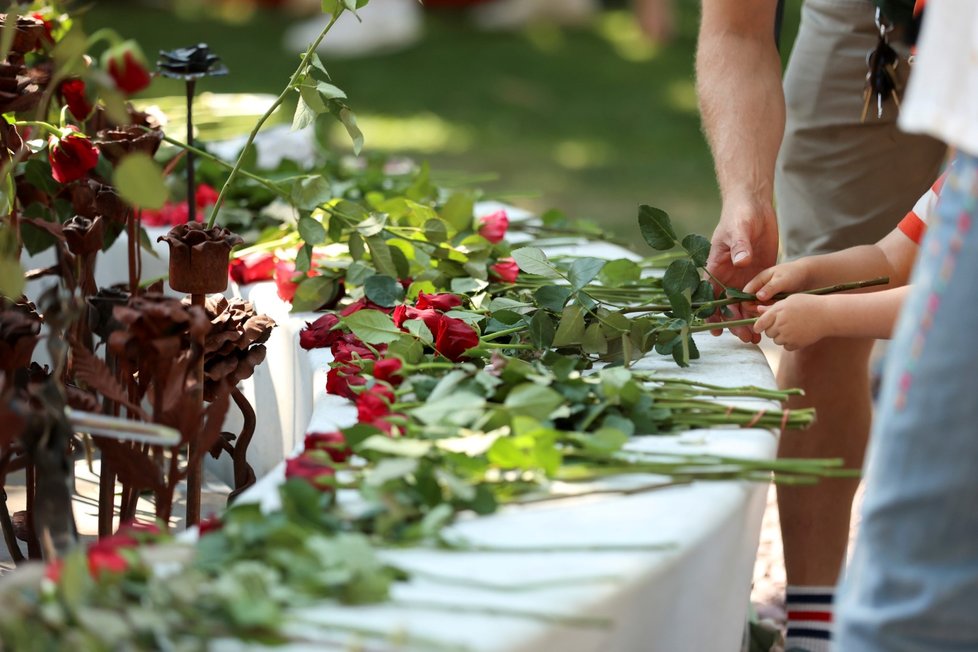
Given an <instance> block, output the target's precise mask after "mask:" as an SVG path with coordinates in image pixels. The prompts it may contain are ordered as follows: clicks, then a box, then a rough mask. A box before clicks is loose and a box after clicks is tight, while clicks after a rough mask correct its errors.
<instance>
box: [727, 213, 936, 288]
mask: <svg viewBox="0 0 978 652" xmlns="http://www.w3.org/2000/svg"><path fill="white" fill-rule="evenodd" d="M916 254H917V244H916V243H915V242H914V241H913V240H911V239H910V238H909V237H908V236H907V235H906V234H904V233H903V232H902V231H900V230H899V229H894V230H892V231H890V232H889V233H888V234H887V235H886V236H885V237H884V238H883V239H882V240H880V241H879V242H877V243H876V244H872V245H861V246H858V247H850V248H848V249H843V250H841V251H837V252H834V253H831V254H823V255H821V256H808V257H807V258H799V259H798V260H793V261H791V262H789V263H782V264H781V265H775V266H774V267H770V268H768V269H766V270H764V271H763V272H761V273H760V274H758V275H757V276H755V277H754V278H753V279H752V280H751V281H750V282H749V283H748V284H747V285H746V286H744V292H750V293H752V294H756V295H757V298H758V299H759V300H760V301H767V300H769V299H770V298H771V297H773V296H774V295H775V294H777V293H779V292H799V291H802V290H812V289H814V288H818V287H827V286H829V285H835V284H837V283H850V282H853V281H866V280H869V279H873V278H878V277H880V276H888V277H889V278H890V283H889V285H888V286H885V287H889V288H893V287H897V286H900V285H904V284H905V283H906V282H907V279H908V278H909V275H910V270H911V269H912V268H913V261H914V257H915V256H916Z"/></svg>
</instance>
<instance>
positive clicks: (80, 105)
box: [58, 78, 92, 120]
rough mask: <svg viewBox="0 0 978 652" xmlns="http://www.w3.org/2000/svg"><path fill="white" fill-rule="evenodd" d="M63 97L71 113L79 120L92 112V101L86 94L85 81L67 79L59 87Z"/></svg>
mask: <svg viewBox="0 0 978 652" xmlns="http://www.w3.org/2000/svg"><path fill="white" fill-rule="evenodd" d="M58 90H59V91H60V93H61V99H62V100H64V102H65V104H67V105H68V110H69V111H71V115H73V116H75V118H77V119H78V120H84V119H85V118H87V117H88V116H89V115H90V114H91V113H92V103H91V102H89V101H88V97H87V96H86V95H85V82H84V81H82V80H81V79H77V78H75V79H66V80H64V81H63V82H61V86H60V87H59V88H58Z"/></svg>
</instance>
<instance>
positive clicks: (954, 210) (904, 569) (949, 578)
mask: <svg viewBox="0 0 978 652" xmlns="http://www.w3.org/2000/svg"><path fill="white" fill-rule="evenodd" d="M937 212H938V217H937V220H936V224H932V225H929V228H928V232H927V234H926V236H925V237H924V241H923V242H922V243H921V248H920V251H919V253H918V257H917V266H916V268H915V271H914V274H913V279H912V281H911V282H912V283H913V289H912V290H911V292H910V297H909V298H908V300H907V303H906V305H905V306H904V308H903V311H902V313H901V316H900V320H899V324H898V326H897V329H896V335H895V337H894V338H893V342H892V345H891V346H890V350H889V351H890V352H889V357H890V359H889V360H888V362H887V366H886V372H885V376H884V384H883V391H882V394H881V397H880V403H879V406H878V410H877V417H876V422H875V424H874V428H873V434H872V439H871V443H870V447H869V454H868V458H867V461H866V477H865V483H866V494H865V499H864V502H863V507H862V524H861V526H860V529H859V534H858V538H857V540H856V547H855V551H854V554H853V557H852V560H851V562H850V565H849V569H848V571H847V573H846V575H845V576H844V578H843V580H842V583H841V586H840V592H839V596H838V602H837V606H836V636H835V641H836V642H835V648H834V649H835V650H837V651H838V652H883V651H884V650H885V651H887V652H944V651H950V650H955V651H960V652H964V651H965V650H967V651H969V652H972V651H975V650H978V335H976V333H978V158H975V157H973V156H969V155H963V154H962V155H959V156H958V158H957V161H956V163H955V164H954V167H953V169H952V170H951V173H950V175H949V176H948V179H947V182H946V183H945V185H944V189H943V191H942V193H941V199H940V204H939V206H938V211H937Z"/></svg>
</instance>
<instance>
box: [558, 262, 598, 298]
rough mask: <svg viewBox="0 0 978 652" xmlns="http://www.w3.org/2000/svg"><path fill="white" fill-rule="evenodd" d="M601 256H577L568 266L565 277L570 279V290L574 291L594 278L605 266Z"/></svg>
mask: <svg viewBox="0 0 978 652" xmlns="http://www.w3.org/2000/svg"><path fill="white" fill-rule="evenodd" d="M605 262H606V261H605V260H604V259H602V258H578V259H577V260H575V261H574V262H573V263H572V264H571V267H570V271H569V272H568V274H567V278H568V279H569V280H570V284H571V290H572V291H573V292H576V291H578V290H580V289H581V288H583V287H584V286H585V285H587V284H588V283H590V282H591V281H593V280H594V278H595V277H596V276H597V275H598V272H600V271H601V268H602V267H604V266H605Z"/></svg>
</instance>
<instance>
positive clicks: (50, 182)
mask: <svg viewBox="0 0 978 652" xmlns="http://www.w3.org/2000/svg"><path fill="white" fill-rule="evenodd" d="M24 178H25V179H27V183H29V184H31V185H32V186H34V187H35V188H37V189H38V190H40V191H41V192H43V193H44V194H46V195H50V196H54V195H56V194H58V193H59V192H60V191H61V184H59V183H58V182H57V181H55V180H54V177H52V176H51V165H50V164H49V163H48V160H47V157H46V156H45V157H36V158H32V159H30V160H29V161H27V163H25V164H24Z"/></svg>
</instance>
